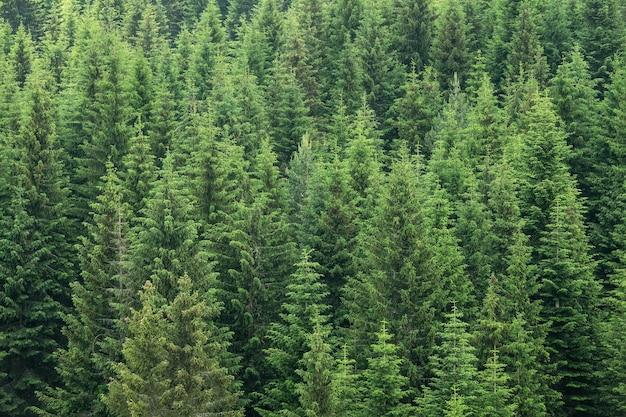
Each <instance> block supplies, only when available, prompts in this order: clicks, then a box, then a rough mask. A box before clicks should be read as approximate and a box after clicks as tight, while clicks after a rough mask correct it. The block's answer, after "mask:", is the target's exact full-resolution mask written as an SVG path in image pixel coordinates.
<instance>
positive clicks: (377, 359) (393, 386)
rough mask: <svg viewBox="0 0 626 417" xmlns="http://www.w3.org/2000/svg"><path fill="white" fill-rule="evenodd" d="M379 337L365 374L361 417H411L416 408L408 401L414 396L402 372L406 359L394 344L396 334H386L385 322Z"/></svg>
mask: <svg viewBox="0 0 626 417" xmlns="http://www.w3.org/2000/svg"><path fill="white" fill-rule="evenodd" d="M376 336H377V340H376V342H374V343H373V344H372V354H371V355H372V356H371V357H369V358H368V359H367V369H365V370H364V371H363V387H364V391H365V395H364V399H363V405H362V407H363V409H362V413H363V414H362V415H364V416H381V417H391V416H398V417H408V416H411V415H413V414H414V413H415V408H414V406H412V405H411V404H410V403H408V402H407V399H408V397H409V396H410V395H411V391H410V390H409V389H408V383H409V378H407V377H406V376H404V375H402V373H401V372H400V369H401V368H402V362H403V359H402V358H401V357H400V356H399V355H398V350H399V349H398V346H396V345H395V344H394V343H393V342H392V341H391V339H392V337H393V335H392V334H389V333H388V332H387V327H386V323H385V322H384V321H383V323H382V326H381V328H380V330H379V331H378V332H377V333H376Z"/></svg>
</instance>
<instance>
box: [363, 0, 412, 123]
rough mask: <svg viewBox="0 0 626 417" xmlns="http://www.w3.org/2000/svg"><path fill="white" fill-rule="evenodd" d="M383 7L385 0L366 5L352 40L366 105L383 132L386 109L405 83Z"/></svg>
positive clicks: (386, 115) (386, 114)
mask: <svg viewBox="0 0 626 417" xmlns="http://www.w3.org/2000/svg"><path fill="white" fill-rule="evenodd" d="M385 6H386V4H385V2H376V3H370V4H369V7H366V8H365V11H364V16H363V21H362V24H361V26H360V27H359V30H358V31H357V33H356V38H355V41H354V44H355V46H356V48H357V51H358V52H359V56H360V58H361V64H362V67H363V85H364V87H365V93H366V97H367V104H368V106H369V107H370V108H371V109H372V110H373V111H374V113H375V117H376V120H377V122H378V123H379V126H380V128H381V130H382V131H383V132H384V133H385V132H386V130H388V129H389V128H390V127H389V126H387V125H386V121H387V118H388V111H389V108H390V107H391V105H392V104H393V102H394V100H395V99H396V98H397V91H398V89H399V87H400V86H401V85H402V83H403V82H404V68H403V67H402V65H401V64H400V62H399V60H398V57H397V55H396V53H395V50H394V49H393V46H392V43H391V42H392V38H391V28H390V25H389V24H388V23H387V20H386V19H387V13H389V10H387V8H386V7H385Z"/></svg>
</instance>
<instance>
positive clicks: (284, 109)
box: [268, 59, 311, 169]
mask: <svg viewBox="0 0 626 417" xmlns="http://www.w3.org/2000/svg"><path fill="white" fill-rule="evenodd" d="M268 100H269V102H271V103H272V106H271V107H270V109H269V111H268V116H269V121H270V125H271V127H272V128H271V131H270V136H271V138H272V140H273V143H275V150H276V155H277V157H278V162H279V165H280V166H281V167H283V169H284V167H285V166H286V165H287V163H288V162H289V160H290V159H291V156H292V154H293V153H294V152H295V151H296V149H297V146H298V144H299V143H300V141H301V140H302V136H303V135H304V134H306V133H307V131H308V130H310V127H311V121H310V119H309V117H308V116H307V115H308V113H309V109H308V108H307V107H306V105H305V101H304V100H305V97H304V93H303V91H302V88H301V87H300V85H299V84H298V81H297V78H296V74H295V71H294V70H293V69H291V68H289V67H287V66H286V65H285V63H282V62H281V61H280V60H278V59H277V60H276V66H275V69H274V74H273V77H272V80H271V82H270V86H269V94H268Z"/></svg>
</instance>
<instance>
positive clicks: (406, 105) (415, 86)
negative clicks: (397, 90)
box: [391, 67, 443, 158]
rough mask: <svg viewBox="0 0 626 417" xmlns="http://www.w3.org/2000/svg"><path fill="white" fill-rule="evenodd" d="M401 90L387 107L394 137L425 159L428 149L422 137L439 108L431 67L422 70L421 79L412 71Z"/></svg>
mask: <svg viewBox="0 0 626 417" xmlns="http://www.w3.org/2000/svg"><path fill="white" fill-rule="evenodd" d="M402 90H403V91H404V95H403V96H402V97H399V98H397V99H396V101H395V102H394V105H393V106H392V108H391V112H392V113H393V114H394V116H395V119H396V122H395V127H396V129H397V132H398V138H399V139H400V140H404V141H406V144H407V146H408V147H409V150H410V151H411V152H415V153H418V154H420V155H424V157H425V158H428V157H429V156H430V151H431V149H429V147H427V146H426V141H425V138H426V134H427V133H428V132H430V130H431V129H432V127H433V123H434V121H435V116H436V115H437V114H438V113H439V111H440V110H441V108H442V106H443V100H442V98H441V93H440V92H439V83H438V82H437V81H436V79H435V76H434V71H433V69H432V67H427V68H426V69H425V70H424V72H423V74H422V77H421V79H420V78H419V75H418V74H417V72H416V71H415V69H413V70H412V71H411V72H410V73H409V75H408V77H407V80H406V82H405V84H404V86H403V87H402Z"/></svg>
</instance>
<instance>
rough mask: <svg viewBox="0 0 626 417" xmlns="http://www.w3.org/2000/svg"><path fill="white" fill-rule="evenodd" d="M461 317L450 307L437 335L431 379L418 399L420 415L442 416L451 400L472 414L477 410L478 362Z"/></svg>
mask: <svg viewBox="0 0 626 417" xmlns="http://www.w3.org/2000/svg"><path fill="white" fill-rule="evenodd" d="M461 317H462V315H461V313H460V312H459V311H458V310H457V307H456V304H453V306H452V313H448V314H447V322H446V323H445V324H444V325H443V328H442V329H441V331H440V332H438V336H439V338H440V343H439V344H438V346H437V348H436V350H435V354H434V355H433V356H431V357H430V358H429V361H430V364H431V368H432V372H433V377H432V378H431V379H430V383H429V385H428V386H425V387H423V394H422V397H420V398H418V400H417V403H418V410H419V412H420V413H421V414H423V415H427V416H429V417H431V416H432V417H435V416H444V415H445V414H444V413H445V410H446V405H447V404H448V403H449V401H450V400H452V401H453V403H457V404H458V401H462V403H463V404H464V405H466V406H467V407H468V411H471V412H472V413H476V412H477V411H478V404H480V401H481V400H480V399H479V398H478V395H479V394H480V386H479V383H478V381H477V377H478V370H477V368H476V366H477V359H476V356H475V355H474V348H473V347H472V346H471V345H470V342H469V339H470V335H469V333H468V332H467V323H464V322H463V321H462V320H461ZM457 407H458V405H457Z"/></svg>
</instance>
